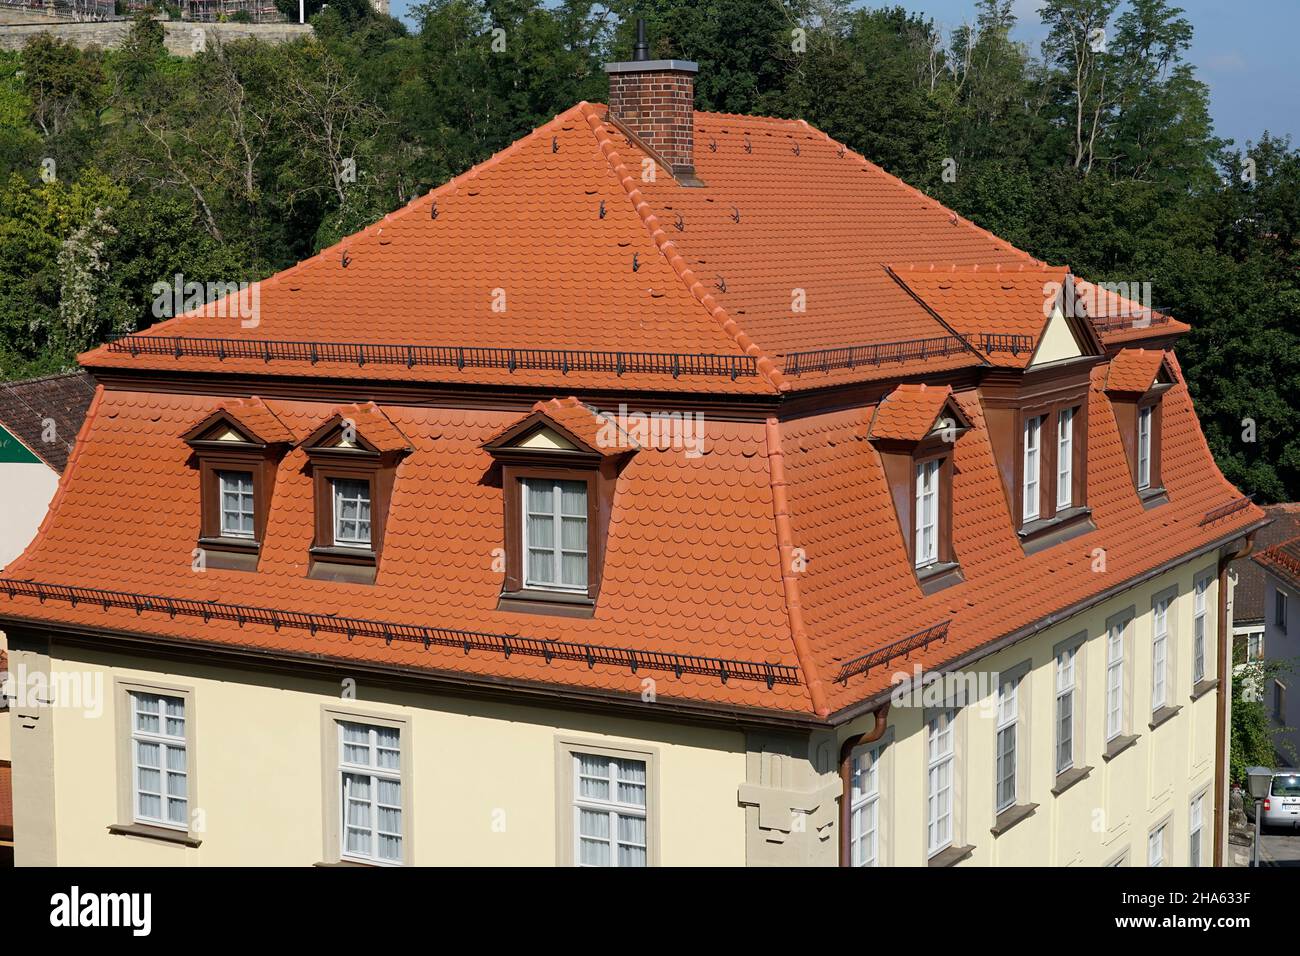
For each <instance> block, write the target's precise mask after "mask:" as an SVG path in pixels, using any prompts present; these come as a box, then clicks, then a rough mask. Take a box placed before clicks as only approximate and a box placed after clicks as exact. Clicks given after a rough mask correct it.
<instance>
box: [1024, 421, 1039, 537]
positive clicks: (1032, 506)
mask: <svg viewBox="0 0 1300 956" xmlns="http://www.w3.org/2000/svg"><path fill="white" fill-rule="evenodd" d="M1042 427H1043V417H1042V416H1041V415H1039V416H1036V417H1034V418H1030V419H1028V420H1027V421H1026V422H1025V457H1024V507H1023V509H1022V512H1021V518H1022V522H1021V523H1022V524H1024V523H1028V522H1030V521H1032V520H1034V519H1035V518H1037V517H1038V514H1039V500H1040V498H1041V497H1042V496H1041V494H1040V492H1039V485H1040V471H1041V463H1040V461H1039V455H1040V449H1039V445H1040V443H1041V435H1040V432H1041V431H1042Z"/></svg>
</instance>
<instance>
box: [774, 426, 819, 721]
mask: <svg viewBox="0 0 1300 956" xmlns="http://www.w3.org/2000/svg"><path fill="white" fill-rule="evenodd" d="M766 431H767V473H768V481H769V483H770V485H771V488H772V518H773V520H774V521H775V523H776V540H777V550H778V552H779V560H780V562H781V585H782V588H783V592H784V597H785V609H786V614H787V616H788V623H789V626H790V640H791V641H792V642H793V643H794V653H795V657H796V658H798V660H799V669H800V670H801V671H803V674H804V686H805V687H807V688H808V696H809V698H810V699H811V700H812V707H813V712H814V713H816V714H817V716H818V717H825V716H827V715H829V714H830V712H831V710H830V705H829V704H828V703H827V700H826V688H825V685H823V684H822V679H821V675H820V673H819V672H818V670H817V659H816V657H815V656H814V655H813V651H812V644H811V643H810V642H809V640H808V629H807V628H806V627H805V625H804V620H803V604H802V602H801V600H800V595H799V579H798V577H797V576H796V574H795V571H794V531H793V529H792V527H791V525H790V507H789V502H788V500H787V498H786V494H785V489H786V480H785V454H784V452H782V450H781V423H780V421H778V420H777V419H776V418H769V419H768V420H767V422H766Z"/></svg>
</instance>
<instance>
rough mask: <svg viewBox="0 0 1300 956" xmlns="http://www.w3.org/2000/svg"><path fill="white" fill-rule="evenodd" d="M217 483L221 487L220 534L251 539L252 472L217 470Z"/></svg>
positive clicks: (252, 512) (252, 517)
mask: <svg viewBox="0 0 1300 956" xmlns="http://www.w3.org/2000/svg"><path fill="white" fill-rule="evenodd" d="M217 483H218V484H219V485H220V487H221V536H222V537H223V538H248V539H250V540H251V539H252V538H253V536H254V534H253V532H254V526H255V520H254V519H255V516H256V511H255V510H254V508H253V473H252V472H251V471H219V472H217Z"/></svg>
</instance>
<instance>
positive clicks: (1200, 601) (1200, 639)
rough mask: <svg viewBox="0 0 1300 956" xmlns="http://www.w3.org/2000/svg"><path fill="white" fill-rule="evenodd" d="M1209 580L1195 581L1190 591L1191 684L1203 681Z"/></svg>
mask: <svg viewBox="0 0 1300 956" xmlns="http://www.w3.org/2000/svg"><path fill="white" fill-rule="evenodd" d="M1209 589H1210V579H1209V578H1208V577H1202V578H1199V579H1197V581H1196V586H1195V587H1194V588H1193V589H1192V683H1193V684H1199V683H1200V682H1201V681H1203V680H1205V619H1206V617H1207V615H1208V608H1207V601H1206V595H1207V593H1208V592H1209Z"/></svg>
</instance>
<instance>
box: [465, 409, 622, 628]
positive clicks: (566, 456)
mask: <svg viewBox="0 0 1300 956" xmlns="http://www.w3.org/2000/svg"><path fill="white" fill-rule="evenodd" d="M639 447H640V446H639V445H638V444H637V443H636V442H635V441H633V440H632V439H631V438H630V437H629V436H628V435H627V434H626V433H625V432H622V431H621V430H620V429H619V428H618V427H617V426H616V425H615V423H614V422H613V420H611V419H607V418H606V417H604V416H603V415H601V414H600V413H599V412H597V411H595V410H594V409H592V408H590V407H589V406H587V405H584V404H582V403H581V402H579V401H578V400H577V399H576V398H568V399H555V400H553V401H549V402H538V403H537V404H536V405H534V406H533V410H532V413H531V414H529V415H526V416H524V417H523V418H522V419H520V420H518V421H516V422H514V423H513V424H511V425H510V426H509V427H507V428H506V429H505V430H504V431H502V432H501V433H500V434H498V435H497V436H496V437H495V438H493V439H492V440H490V441H489V442H487V443H486V444H485V445H484V449H485V450H486V451H487V452H488V454H490V455H491V456H492V457H493V458H494V459H495V460H496V462H497V463H498V464H499V466H500V468H501V492H502V498H503V504H504V507H503V515H502V540H503V541H504V545H505V547H504V549H503V550H504V555H505V562H504V563H505V567H504V572H505V573H504V580H503V582H502V588H501V598H500V601H499V603H498V607H500V608H502V609H505V610H511V611H528V612H533V613H549V614H564V615H569V616H583V617H587V616H591V615H592V614H594V613H595V606H596V600H597V598H598V596H599V593H600V581H601V572H602V568H603V565H604V559H605V541H606V538H607V537H608V532H609V518H610V514H611V513H612V511H613V499H614V489H615V486H616V484H617V480H618V474H619V471H620V470H621V468H622V466H623V463H624V462H625V460H626V458H627V456H628V455H630V454H632V453H634V452H636V451H637V450H639Z"/></svg>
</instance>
